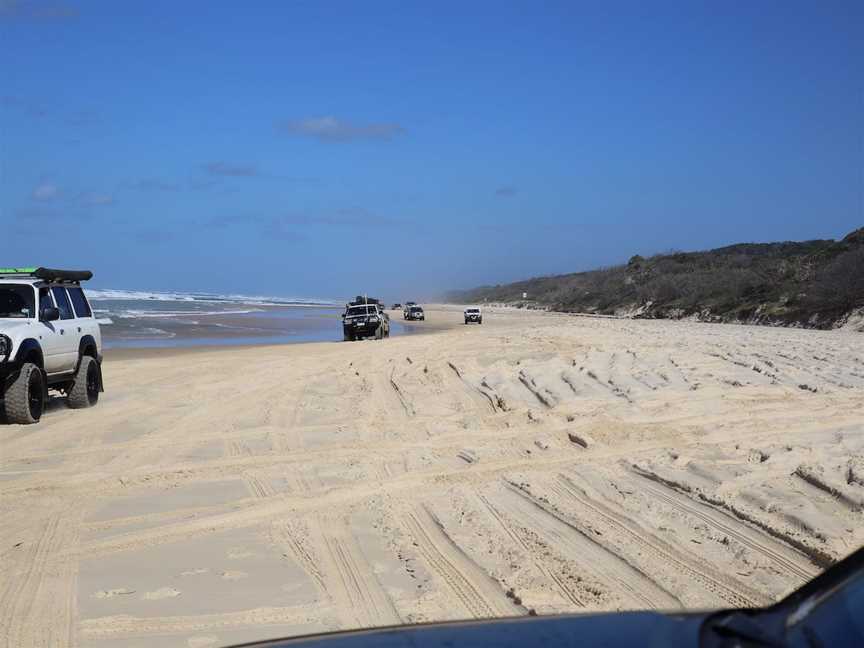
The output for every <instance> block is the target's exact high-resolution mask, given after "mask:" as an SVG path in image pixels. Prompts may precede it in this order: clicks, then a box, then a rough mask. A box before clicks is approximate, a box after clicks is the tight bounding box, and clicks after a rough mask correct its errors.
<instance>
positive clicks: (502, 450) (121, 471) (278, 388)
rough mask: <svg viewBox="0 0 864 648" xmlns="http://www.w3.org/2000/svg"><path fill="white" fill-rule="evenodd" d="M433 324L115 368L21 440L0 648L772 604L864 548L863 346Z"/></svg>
mask: <svg viewBox="0 0 864 648" xmlns="http://www.w3.org/2000/svg"><path fill="white" fill-rule="evenodd" d="M429 317H430V319H429V320H428V321H427V322H425V323H424V322H420V323H416V324H410V326H411V327H412V329H414V330H420V331H425V332H428V333H429V334H428V335H406V336H402V337H398V338H396V337H394V338H391V339H389V340H383V341H364V342H356V343H316V344H300V345H281V346H267V347H264V346H261V347H245V348H218V349H170V350H162V349H160V350H134V351H132V350H128V351H127V350H116V349H115V350H110V351H109V352H108V353H106V363H105V380H106V386H107V391H106V393H105V394H104V395H103V398H102V400H101V402H100V403H99V405H98V407H96V408H94V409H90V410H78V411H72V410H68V409H66V408H65V406H64V405H63V403H62V401H60V400H59V399H58V400H56V401H55V402H54V403H52V406H51V408H50V411H49V412H48V414H47V415H46V416H45V418H44V419H43V421H42V423H40V424H39V425H38V426H31V427H19V426H5V425H4V426H0V449H2V455H0V489H2V491H0V492H2V498H0V509H2V510H0V515H2V519H3V525H2V528H0V645H3V646H10V647H11V646H14V647H16V648H18V647H23V646H99V647H102V646H126V647H133V646H152V645H154V644H158V645H160V646H220V645H228V644H230V643H232V642H239V641H244V640H252V639H262V638H267V637H274V636H279V635H288V634H300V633H308V632H317V631H324V630H333V629H338V628H352V627H369V626H377V625H386V624H393V623H411V622H420V621H434V620H444V619H456V618H482V617H490V616H506V615H525V614H528V613H529V612H530V611H535V612H537V613H538V614H552V613H559V612H574V611H576V612H582V611H597V610H619V609H645V608H659V609H681V608H700V609H703V608H716V607H730V606H750V605H762V604H766V603H770V602H771V601H776V600H777V599H779V598H780V597H782V596H783V595H784V594H786V593H787V592H789V591H791V590H792V589H794V588H795V587H797V586H799V585H800V584H801V583H803V582H805V581H806V580H807V579H809V578H810V577H812V576H813V575H815V574H817V573H819V572H820V571H821V570H822V569H824V567H825V566H827V565H829V564H831V563H832V562H834V561H835V560H837V559H839V558H841V557H843V556H845V555H847V554H848V553H850V552H851V551H853V550H854V549H855V548H857V547H858V546H860V545H861V544H862V542H864V525H862V518H861V515H862V513H861V511H862V509H864V434H862V432H864V427H862V421H864V357H862V352H861V349H862V345H861V337H860V334H855V333H849V332H843V331H829V332H825V331H802V330H790V329H770V328H759V327H747V326H732V325H725V326H724V325H709V324H695V323H688V322H666V321H630V320H614V319H597V318H581V317H572V316H566V315H561V314H547V313H536V312H534V313H532V312H521V311H511V310H497V311H491V312H490V311H487V313H486V316H485V317H484V324H483V325H482V326H474V325H472V326H464V325H463V324H462V322H461V311H459V310H458V309H452V308H446V309H430V310H429Z"/></svg>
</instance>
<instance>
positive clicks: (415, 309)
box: [411, 306, 423, 313]
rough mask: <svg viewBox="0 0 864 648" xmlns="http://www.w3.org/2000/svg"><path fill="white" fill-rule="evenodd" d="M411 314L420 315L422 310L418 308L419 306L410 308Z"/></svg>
mask: <svg viewBox="0 0 864 648" xmlns="http://www.w3.org/2000/svg"><path fill="white" fill-rule="evenodd" d="M411 312H412V313H422V312H423V309H422V308H420V307H419V306H412V307H411Z"/></svg>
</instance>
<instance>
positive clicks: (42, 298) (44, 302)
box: [39, 288, 54, 312]
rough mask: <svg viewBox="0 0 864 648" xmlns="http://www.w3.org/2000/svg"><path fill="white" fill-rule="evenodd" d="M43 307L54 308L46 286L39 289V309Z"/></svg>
mask: <svg viewBox="0 0 864 648" xmlns="http://www.w3.org/2000/svg"><path fill="white" fill-rule="evenodd" d="M43 308H54V300H53V299H51V291H50V290H48V289H47V288H40V289H39V311H40V312H41V311H42V309H43Z"/></svg>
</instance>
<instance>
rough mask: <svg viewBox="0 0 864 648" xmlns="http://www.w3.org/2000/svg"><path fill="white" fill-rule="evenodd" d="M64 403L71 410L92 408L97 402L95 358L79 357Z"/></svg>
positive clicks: (96, 364)
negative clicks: (76, 369)
mask: <svg viewBox="0 0 864 648" xmlns="http://www.w3.org/2000/svg"><path fill="white" fill-rule="evenodd" d="M66 402H67V403H68V405H69V407H71V408H72V409H84V408H85V407H93V406H94V405H95V404H96V403H98V402H99V363H97V362H96V359H95V358H93V357H91V356H81V360H80V362H79V363H78V371H76V372H75V378H74V380H73V381H72V388H71V389H70V390H69V395H68V396H67V397H66Z"/></svg>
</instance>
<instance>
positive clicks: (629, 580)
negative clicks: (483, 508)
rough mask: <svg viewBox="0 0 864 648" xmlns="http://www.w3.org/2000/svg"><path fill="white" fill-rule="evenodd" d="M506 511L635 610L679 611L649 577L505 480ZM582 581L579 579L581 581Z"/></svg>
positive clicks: (664, 591)
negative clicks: (675, 609) (671, 609)
mask: <svg viewBox="0 0 864 648" xmlns="http://www.w3.org/2000/svg"><path fill="white" fill-rule="evenodd" d="M505 485H506V488H505V489H503V490H502V491H501V494H502V499H503V504H502V508H503V509H504V510H505V511H506V512H507V514H509V515H512V516H514V517H515V518H516V519H517V520H519V522H520V523H521V524H523V525H524V526H525V527H526V528H527V529H531V530H532V531H533V532H535V533H536V534H538V535H540V536H541V537H543V538H544V539H545V540H546V542H547V544H548V545H549V546H551V547H553V548H554V549H555V551H556V552H559V553H560V554H561V555H563V556H565V557H566V558H567V559H568V560H569V561H572V562H573V563H574V564H575V565H577V566H578V567H579V568H581V569H584V571H585V572H587V573H590V574H592V575H593V576H594V580H595V581H596V582H597V583H600V584H602V586H603V587H604V588H605V589H606V590H607V592H606V593H607V594H611V595H612V596H614V597H618V598H621V599H623V600H622V601H621V602H622V603H625V604H626V605H628V606H629V607H631V608H633V609H670V608H678V607H680V606H681V603H680V602H679V601H678V599H677V598H676V597H675V596H674V595H673V594H671V593H670V592H668V591H667V590H666V589H665V588H663V587H662V586H661V585H659V584H658V583H656V582H654V581H653V580H652V579H651V578H650V577H649V576H648V575H647V574H645V573H644V572H643V571H641V570H640V569H639V568H637V567H635V566H634V565H632V564H631V563H629V562H627V561H626V560H625V559H624V558H622V557H621V556H619V555H618V554H616V553H614V552H613V551H612V550H611V549H610V548H609V547H607V546H605V545H603V544H601V543H600V542H599V541H597V540H595V539H594V538H593V537H591V536H590V535H589V534H588V533H589V532H586V531H583V530H582V529H580V528H579V527H577V526H576V525H575V524H574V523H573V522H572V521H571V520H568V519H566V518H565V517H563V516H562V515H561V514H560V513H559V512H558V511H556V510H555V509H554V508H553V507H552V506H550V505H549V504H548V503H547V502H545V501H543V500H541V499H539V498H537V497H536V496H535V495H533V494H532V493H531V492H530V491H528V490H526V489H525V488H524V487H523V486H521V485H519V484H515V483H513V482H510V481H505ZM578 580H579V579H578V578H577V581H578ZM594 593H595V595H596V594H598V593H597V592H594Z"/></svg>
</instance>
